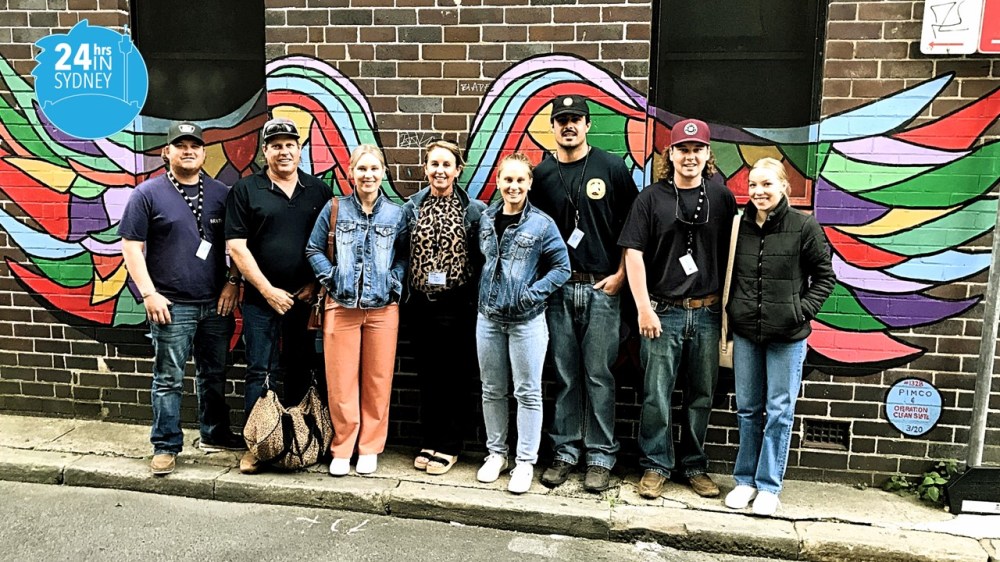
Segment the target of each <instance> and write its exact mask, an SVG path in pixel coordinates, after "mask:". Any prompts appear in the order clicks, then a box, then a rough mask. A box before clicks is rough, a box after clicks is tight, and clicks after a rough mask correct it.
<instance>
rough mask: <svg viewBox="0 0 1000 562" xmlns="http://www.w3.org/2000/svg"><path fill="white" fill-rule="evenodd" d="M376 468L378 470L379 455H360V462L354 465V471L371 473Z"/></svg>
mask: <svg viewBox="0 0 1000 562" xmlns="http://www.w3.org/2000/svg"><path fill="white" fill-rule="evenodd" d="M376 470H378V455H358V464H357V466H355V467H354V472H357V473H358V474H371V473H373V472H375V471H376Z"/></svg>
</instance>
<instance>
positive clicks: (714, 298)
mask: <svg viewBox="0 0 1000 562" xmlns="http://www.w3.org/2000/svg"><path fill="white" fill-rule="evenodd" d="M717 302H719V295H708V296H706V297H698V298H688V299H663V300H660V301H656V300H650V301H649V304H650V305H652V306H653V308H654V309H656V308H657V307H658V306H679V307H681V308H684V309H686V310H694V309H696V308H705V307H706V306H712V305H713V304H715V303H717Z"/></svg>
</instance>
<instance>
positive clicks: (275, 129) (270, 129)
mask: <svg viewBox="0 0 1000 562" xmlns="http://www.w3.org/2000/svg"><path fill="white" fill-rule="evenodd" d="M261 131H262V134H263V141H264V144H267V141H269V140H271V139H273V138H274V137H295V140H301V137H300V136H299V128H298V127H296V126H295V122H294V121H292V120H291V119H286V118H284V117H275V118H274V119H271V120H270V121H268V122H267V123H264V128H263V129H261Z"/></svg>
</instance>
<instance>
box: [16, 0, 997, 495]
mask: <svg viewBox="0 0 1000 562" xmlns="http://www.w3.org/2000/svg"><path fill="white" fill-rule="evenodd" d="M127 4H128V3H127V2H125V1H124V0H112V1H110V2H109V1H106V0H100V1H98V0H7V2H6V8H7V10H5V11H3V12H0V55H2V56H4V57H6V58H7V59H8V60H11V61H12V62H13V64H14V67H15V69H16V70H17V72H18V73H20V74H21V75H25V76H27V75H28V74H29V73H30V71H31V69H32V68H33V67H34V63H33V61H32V60H31V58H32V55H33V53H32V47H31V46H30V44H31V43H32V42H33V41H35V40H36V39H38V38H39V37H42V36H44V35H47V34H49V33H51V32H53V31H56V30H63V31H64V30H66V29H67V28H68V27H69V26H71V25H72V24H73V23H75V22H76V21H78V20H79V19H81V18H83V17H86V18H88V19H89V20H90V23H92V24H95V25H111V26H118V25H122V24H124V23H126V22H127V21H128V12H127V9H128V6H127ZM266 5H267V10H266V24H267V29H266V39H267V47H266V49H267V50H266V56H267V58H268V59H269V60H270V59H275V58H278V57H282V56H285V55H292V54H306V55H310V56H314V57H317V58H320V59H323V60H325V61H327V62H330V63H331V64H334V65H335V66H336V67H337V68H338V69H339V70H340V72H342V73H343V74H344V75H346V76H347V77H349V78H350V79H351V80H352V81H353V82H354V83H355V84H356V85H357V86H358V88H360V89H361V90H362V91H363V92H364V94H365V96H366V98H367V99H368V101H369V102H370V103H371V105H372V109H373V111H374V113H375V115H376V116H377V124H378V129H379V132H380V134H381V138H380V140H381V143H382V145H383V146H384V147H385V148H386V152H387V157H388V160H389V162H390V172H391V174H392V175H393V177H394V179H395V182H396V187H397V188H399V189H400V190H401V191H402V192H403V193H404V194H408V193H411V192H412V191H414V190H416V189H417V188H418V187H419V186H420V185H421V182H422V177H423V174H422V171H421V167H420V164H419V159H420V151H419V148H418V147H419V146H420V145H422V144H423V143H424V142H425V141H426V140H427V139H429V138H432V137H436V136H444V137H445V138H448V139H451V140H457V141H458V142H459V143H462V144H464V142H465V140H466V138H467V135H468V134H469V131H470V128H471V125H472V119H473V117H474V115H475V114H476V112H477V111H478V109H479V107H480V103H481V101H482V98H483V95H484V93H485V92H486V89H487V87H488V85H489V84H490V83H491V82H492V81H493V79H495V78H496V77H497V76H498V75H500V74H501V73H502V72H503V71H504V70H506V69H507V68H509V67H510V66H512V65H513V64H516V63H517V62H519V61H521V60H523V59H525V58H527V57H530V56H532V55H538V54H546V53H572V54H576V55H579V56H582V57H586V58H587V59H589V60H591V61H592V62H593V63H595V64H596V65H598V66H599V67H601V68H603V69H606V70H607V71H609V72H610V73H611V74H613V75H616V76H620V77H621V78H623V79H624V80H625V81H627V82H628V83H629V84H630V85H631V86H632V87H634V88H635V89H636V90H638V91H640V92H645V91H646V90H647V87H648V84H647V80H648V73H649V55H650V53H649V39H650V34H651V32H652V30H651V27H652V26H651V24H650V21H651V17H652V8H651V3H650V2H648V1H645V2H639V1H626V0H619V1H616V2H615V1H605V2H599V1H591V0H533V1H531V2H523V1H522V2H516V1H503V0H492V1H490V0H472V1H462V2H460V6H457V5H456V3H455V2H451V1H443V0H437V1H435V0H269V1H268V2H267V3H266ZM921 14H922V3H921V2H910V1H905V2H902V1H900V2H897V1H880V2H839V1H833V2H831V3H830V6H829V23H828V25H827V34H828V40H827V43H826V48H825V63H824V70H823V76H822V106H821V107H822V112H823V114H824V115H830V114H833V113H836V112H840V111H843V110H846V109H849V108H853V107H856V106H858V105H861V104H863V103H866V102H869V101H873V100H876V99H879V98H881V97H884V96H886V95H888V94H891V93H894V92H896V91H899V90H900V89H902V88H906V87H908V86H912V85H914V84H916V83H918V82H921V81H924V80H926V79H928V78H930V77H933V76H936V75H939V74H941V73H944V72H949V71H955V72H956V73H957V79H956V80H955V81H954V82H953V83H952V84H951V86H949V87H948V89H947V90H946V92H945V94H944V95H943V96H941V97H940V98H939V99H938V100H937V101H936V102H935V103H934V104H933V105H932V106H931V107H930V108H928V110H927V111H926V112H925V115H924V118H931V117H936V116H940V115H943V114H945V113H947V112H949V111H951V110H953V109H954V108H956V107H960V106H962V105H964V104H966V103H968V102H969V101H970V100H973V99H977V98H979V97H981V96H982V95H983V94H984V92H985V91H986V90H988V89H989V88H991V85H992V86H995V85H997V83H998V81H997V79H998V78H1000V76H998V75H1000V60H998V59H996V58H988V57H984V56H968V57H941V56H938V57H929V56H924V55H921V54H919V49H918V41H919V32H920V26H919V19H920V16H921ZM667 109H669V108H667ZM997 132H998V130H997V126H996V125H994V128H993V130H992V131H991V133H992V134H994V135H995V134H996V133H997ZM0 182H2V178H0ZM0 205H2V206H3V209H4V210H6V211H7V212H8V213H11V214H13V215H15V216H23V214H19V211H18V209H17V208H16V207H15V206H14V205H12V204H11V203H10V202H9V201H7V200H6V199H4V198H0ZM28 222H29V223H30V221H28ZM988 243H989V240H988V239H984V240H979V241H976V244H977V245H979V246H982V245H984V244H988ZM0 253H2V254H3V255H4V256H5V257H9V258H11V259H13V260H15V261H18V262H22V261H24V256H23V254H22V253H21V252H20V250H18V249H17V248H16V247H15V245H14V244H12V243H11V241H10V240H9V237H8V235H7V234H6V233H5V232H3V230H2V229H0ZM984 282H985V276H984V275H981V276H977V277H975V278H972V279H969V280H966V281H965V282H962V283H956V284H953V285H949V286H947V287H945V288H943V289H942V290H941V291H940V293H939V294H937V296H940V297H946V298H960V297H967V296H969V295H974V294H981V293H982V292H983V283H984ZM40 302H41V301H40V299H39V297H37V296H34V295H31V294H29V293H28V292H27V291H26V290H25V288H24V287H23V286H22V285H21V284H19V283H18V282H16V281H15V280H14V279H13V278H12V275H11V272H10V269H9V267H8V266H7V265H6V264H4V263H2V262H0V410H6V411H17V412H35V413H47V414H60V415H73V416H81V417H103V418H108V419H116V420H135V421H139V422H145V421H146V420H148V419H149V416H150V411H149V405H148V404H149V384H150V376H149V373H150V371H151V363H150V360H149V356H150V353H151V352H150V349H149V346H148V342H147V340H146V339H145V337H144V336H143V334H142V330H141V328H138V327H134V328H128V327H119V328H113V327H100V326H95V325H93V324H90V323H87V322H84V321H81V320H79V319H77V318H75V317H73V316H70V315H67V314H61V313H59V312H58V311H55V312H53V311H51V307H45V306H42V305H41V304H39V303H40ZM981 316H982V307H981V305H980V306H977V307H974V308H972V309H971V310H970V311H969V312H967V313H966V314H964V315H962V316H960V317H958V318H955V319H950V320H946V321H944V322H941V323H938V324H935V325H932V326H930V327H927V328H919V329H913V330H908V331H904V332H902V336H903V337H904V338H905V339H906V340H907V341H910V342H912V343H915V344H917V345H921V346H924V347H926V348H927V349H928V352H927V353H926V354H925V355H924V356H922V357H921V358H920V359H918V360H916V361H914V362H913V363H912V364H910V365H907V366H906V367H905V368H899V369H893V370H890V371H887V372H883V373H879V374H875V375H870V376H867V377H862V378H847V377H831V376H828V375H823V374H821V373H813V374H811V375H809V376H808V377H807V381H806V383H805V385H804V391H803V396H802V399H801V400H800V402H799V407H798V416H797V423H796V435H795V437H794V438H793V442H792V451H791V456H790V459H789V466H790V467H791V468H790V470H789V474H790V475H791V476H793V477H803V478H821V479H841V480H850V481H859V480H860V481H864V482H867V483H873V482H876V481H878V480H879V479H880V478H882V477H883V476H884V475H887V474H891V473H894V472H896V471H903V472H907V473H918V472H922V471H923V470H924V469H925V468H927V466H928V464H929V460H930V459H938V458H944V457H959V458H962V457H964V444H965V442H966V441H967V439H968V429H967V427H968V410H969V408H970V407H971V402H972V393H971V390H972V384H973V379H974V374H973V373H974V369H975V360H976V355H977V350H978V347H977V346H978V335H979V331H980V325H981V323H980V321H979V320H978V319H979V318H981ZM409 357H410V352H409V349H408V343H407V342H405V341H403V342H402V344H401V347H400V369H399V373H398V375H397V378H396V384H395V387H396V395H395V398H394V403H393V420H392V423H393V429H392V432H393V433H392V441H393V442H394V443H413V441H414V436H415V434H416V431H415V429H416V428H415V423H416V421H417V411H416V408H415V406H414V404H415V392H416V384H415V381H414V380H413V378H414V377H413V376H412V373H411V371H412V362H411V361H410V359H409ZM240 359H241V358H240V356H239V354H237V356H236V357H235V360H236V361H237V362H239V361H240ZM241 376H242V368H241V367H237V368H234V369H233V371H232V373H231V377H232V378H233V379H234V382H233V383H231V386H230V389H229V391H230V398H231V402H232V404H233V406H234V407H235V408H236V409H237V410H238V409H239V408H240V406H241V399H240V394H241V392H242V384H241V383H239V382H235V381H238V380H239V378H240V377H241ZM903 376H920V377H923V378H925V379H927V380H930V381H932V382H934V383H935V384H936V385H938V386H939V388H940V389H941V390H942V392H943V395H944V400H945V408H946V409H945V413H944V415H943V417H942V420H941V422H940V424H939V426H938V427H937V428H936V429H935V430H934V431H933V432H932V433H931V434H930V435H928V436H927V437H926V438H921V439H908V438H903V437H901V436H900V434H899V432H898V431H896V430H894V429H893V428H892V427H891V426H890V425H889V424H888V423H887V422H886V421H885V420H884V419H883V418H884V416H883V414H882V412H881V407H882V403H883V401H884V398H885V392H886V390H887V388H888V385H890V384H891V383H892V382H894V381H895V380H897V379H898V378H900V377H903ZM187 390H188V392H189V398H188V399H186V400H185V404H186V406H187V407H186V409H185V412H184V414H185V419H186V420H187V421H188V422H190V421H192V420H193V419H194V418H193V414H194V400H193V399H192V398H190V391H191V388H190V379H189V380H188V386H187ZM993 390H994V392H995V393H1000V381H998V382H997V383H996V384H995V385H994V389H993ZM547 394H548V395H549V397H550V396H551V392H547ZM469 399H470V401H472V402H475V400H476V397H475V396H473V395H470V398H469ZM726 402H727V406H728V408H720V409H719V410H717V411H716V413H715V415H714V416H713V420H712V424H713V425H712V428H711V429H710V435H709V443H710V445H709V453H710V456H711V457H712V458H713V459H716V460H717V464H716V465H715V467H714V468H715V469H717V470H719V471H728V470H729V468H730V466H729V464H728V463H730V462H731V460H732V459H733V457H734V455H735V448H736V445H737V442H738V436H737V432H736V429H735V415H734V414H733V413H732V398H731V397H729V398H728V399H727V401H726ZM640 403H641V382H640V380H639V379H638V378H637V377H636V376H635V375H634V374H632V375H629V376H626V377H624V378H623V379H622V380H621V381H620V383H619V404H618V413H619V421H618V426H617V431H618V434H619V436H621V437H622V438H623V440H624V443H625V451H626V452H627V453H630V454H635V452H636V447H635V436H636V434H637V423H636V419H637V418H638V414H639V404H640ZM991 405H992V413H991V418H990V423H989V426H990V427H991V428H992V429H991V430H990V433H989V435H988V437H987V442H988V443H997V442H1000V429H998V428H1000V420H998V415H1000V414H998V413H997V412H998V411H1000V399H998V395H996V394H995V395H994V396H993V400H992V402H991ZM550 416H551V401H550V400H548V401H547V402H546V419H549V418H550ZM804 418H809V419H818V420H832V421H840V422H845V423H847V424H848V426H849V429H850V432H851V434H852V439H851V444H850V450H849V451H824V450H818V449H808V448H800V447H799V438H800V434H799V430H800V425H801V420H802V419H804ZM469 439H470V446H474V447H477V448H480V449H481V448H482V435H481V431H480V430H475V431H472V430H470V433H469ZM989 455H992V457H993V458H996V457H998V455H1000V451H998V450H996V449H991V450H990V452H989V453H988V456H989Z"/></svg>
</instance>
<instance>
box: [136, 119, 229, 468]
mask: <svg viewBox="0 0 1000 562" xmlns="http://www.w3.org/2000/svg"><path fill="white" fill-rule="evenodd" d="M163 159H164V160H165V161H166V163H167V172H166V173H165V174H162V175H159V176H157V177H155V178H151V179H148V180H146V181H144V182H142V183H141V184H139V185H138V186H136V188H135V191H133V192H132V195H131V196H130V197H129V200H128V203H127V204H126V206H125V212H124V213H123V214H122V219H121V223H120V224H119V225H118V233H119V234H120V235H121V237H122V255H123V256H124V258H125V267H126V268H127V269H128V272H129V275H131V276H132V281H133V282H134V283H135V287H136V289H137V290H138V292H139V296H140V297H141V299H142V304H143V306H144V307H145V308H146V317H147V319H148V321H149V331H150V337H151V338H152V340H153V353H154V362H153V393H152V402H153V429H152V432H151V434H150V441H151V442H152V443H153V460H152V462H151V463H150V469H151V470H152V471H153V474H155V475H157V476H163V475H166V474H170V473H171V472H173V470H174V466H175V457H176V456H177V454H178V453H180V452H181V448H182V446H183V443H184V435H183V434H182V433H181V426H180V412H181V396H182V383H183V380H184V365H185V364H186V363H187V360H188V358H189V357H190V356H191V355H192V349H193V352H194V360H195V376H196V380H197V384H196V389H197V395H198V421H199V423H200V429H201V438H200V441H199V446H200V447H201V448H202V449H203V450H206V451H217V450H240V449H245V448H246V447H245V444H244V442H243V439H241V438H240V437H238V436H236V435H234V434H233V433H232V431H231V430H230V427H229V407H228V406H227V405H226V400H225V383H226V372H225V368H226V352H227V350H228V348H229V340H230V338H231V337H232V335H233V328H234V321H233V316H232V313H233V309H234V308H235V306H236V300H237V298H238V295H239V287H238V285H239V278H238V276H237V270H236V268H235V266H234V267H233V268H231V269H229V270H228V271H227V267H226V242H225V237H224V236H223V230H222V227H223V218H224V217H225V205H226V196H227V193H228V191H229V188H227V187H226V185H225V184H223V183H221V182H219V181H216V180H215V179H212V178H211V177H208V176H207V175H206V174H205V173H204V172H203V171H202V169H201V167H202V165H203V164H204V163H205V144H204V140H203V138H202V130H201V127H199V126H198V125H195V124H194V123H189V122H180V123H174V124H173V125H171V126H170V130H169V132H168V133H167V145H166V146H164V148H163Z"/></svg>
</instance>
